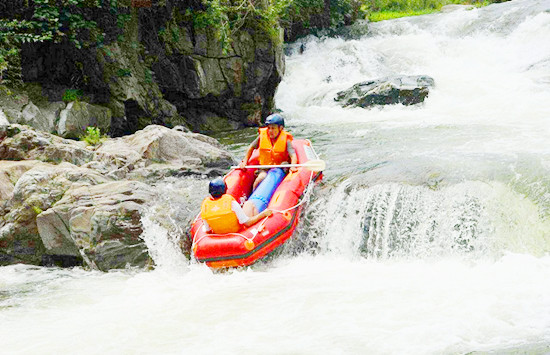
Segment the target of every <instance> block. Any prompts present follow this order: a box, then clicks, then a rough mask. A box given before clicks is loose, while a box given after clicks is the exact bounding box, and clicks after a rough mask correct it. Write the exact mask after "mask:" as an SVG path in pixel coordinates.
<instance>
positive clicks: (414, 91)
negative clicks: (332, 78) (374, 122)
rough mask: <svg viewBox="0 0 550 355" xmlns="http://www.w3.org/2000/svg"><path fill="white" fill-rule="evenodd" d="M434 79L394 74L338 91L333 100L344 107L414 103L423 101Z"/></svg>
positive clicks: (423, 76)
mask: <svg viewBox="0 0 550 355" xmlns="http://www.w3.org/2000/svg"><path fill="white" fill-rule="evenodd" d="M433 86H434V80H433V79H432V78H431V77H429V76H425V75H417V76H394V77H386V78H381V79H376V80H368V81H363V82H361V83H357V84H355V85H353V86H352V87H351V88H349V89H347V90H344V91H340V92H339V93H338V94H337V96H336V98H335V99H334V100H335V101H338V102H340V104H341V105H342V106H344V107H347V106H355V107H363V108H366V107H371V106H374V105H394V104H399V103H400V104H403V105H414V104H418V103H421V102H423V101H424V99H425V98H426V96H428V93H429V89H430V88H431V87H433Z"/></svg>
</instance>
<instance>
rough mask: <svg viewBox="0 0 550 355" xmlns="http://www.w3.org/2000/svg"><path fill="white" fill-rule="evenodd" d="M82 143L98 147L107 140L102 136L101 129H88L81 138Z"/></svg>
mask: <svg viewBox="0 0 550 355" xmlns="http://www.w3.org/2000/svg"><path fill="white" fill-rule="evenodd" d="M80 140H81V141H84V142H86V144H88V145H98V144H99V143H101V142H103V141H104V140H105V136H102V135H101V130H100V129H99V127H92V126H88V127H86V134H85V135H83V136H81V137H80Z"/></svg>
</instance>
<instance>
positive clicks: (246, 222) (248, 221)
mask: <svg viewBox="0 0 550 355" xmlns="http://www.w3.org/2000/svg"><path fill="white" fill-rule="evenodd" d="M231 209H232V210H233V212H235V214H236V215H237V219H238V220H239V223H240V224H242V225H243V226H246V227H250V226H251V225H253V224H254V223H256V222H258V221H259V220H260V219H262V218H264V217H267V216H271V215H272V214H273V212H272V211H271V210H265V211H263V212H262V213H259V214H257V215H255V216H252V217H248V216H247V215H246V213H244V210H243V208H242V207H241V205H239V203H238V202H237V201H233V202H231Z"/></svg>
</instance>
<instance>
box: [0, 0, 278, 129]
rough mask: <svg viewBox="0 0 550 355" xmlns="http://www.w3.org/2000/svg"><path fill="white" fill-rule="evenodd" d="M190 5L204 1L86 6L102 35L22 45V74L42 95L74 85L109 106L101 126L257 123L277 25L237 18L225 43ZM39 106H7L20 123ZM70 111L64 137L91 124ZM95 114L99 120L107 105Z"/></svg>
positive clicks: (271, 83)
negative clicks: (78, 42)
mask: <svg viewBox="0 0 550 355" xmlns="http://www.w3.org/2000/svg"><path fill="white" fill-rule="evenodd" d="M12 2H13V4H12ZM15 3H16V2H15V1H13V0H10V2H9V4H11V5H7V8H6V11H14V12H16V11H19V10H18V9H19V7H17V6H16V4H15ZM126 6H127V5H126ZM197 6H198V7H199V8H201V7H203V5H202V4H198V3H197V2H196V1H193V0H183V1H182V0H165V1H153V3H152V7H149V8H147V7H140V8H132V7H131V6H127V7H124V6H122V5H120V6H119V7H118V10H117V11H115V12H114V13H112V12H111V11H110V8H109V6H108V5H105V6H103V7H102V8H100V9H94V11H93V12H88V13H86V16H89V15H90V14H91V13H93V15H92V16H93V20H95V21H96V22H97V23H98V28H99V29H100V32H103V33H104V36H103V37H101V40H98V39H97V38H96V39H93V40H91V39H89V38H83V39H82V40H83V41H88V42H86V43H91V44H92V45H89V46H88V45H87V46H83V47H82V48H81V49H76V48H75V47H74V45H73V44H72V43H70V42H69V41H65V42H61V43H51V42H44V43H34V44H28V45H26V46H24V48H23V51H22V58H21V63H22V73H23V80H24V81H25V82H33V83H39V84H40V85H41V87H42V90H43V93H44V94H45V95H47V96H48V99H49V100H50V101H60V100H61V98H62V97H63V96H64V93H66V90H68V89H73V88H75V87H77V88H79V89H82V94H83V96H84V97H86V98H87V100H88V102H89V103H91V104H96V105H101V106H103V107H104V108H107V109H109V111H110V114H111V117H110V119H111V123H110V125H108V126H106V128H109V129H110V134H111V135H112V136H121V135H125V134H131V133H134V132H136V131H137V130H139V129H143V128H144V127H146V126H147V125H149V124H162V125H167V126H176V125H181V124H185V125H187V126H189V127H191V128H193V129H194V130H196V131H201V132H204V131H217V130H222V129H228V128H237V127H243V126H250V125H256V124H258V123H260V119H261V117H265V116H266V115H267V114H268V113H269V112H270V110H271V109H272V107H273V96H274V94H275V90H276V88H277V85H278V84H279V82H280V81H281V78H282V75H283V72H284V55H283V48H282V32H281V36H280V37H281V38H273V37H272V36H271V35H268V34H267V33H266V32H265V31H264V30H260V29H258V28H247V27H242V28H241V29H240V30H238V31H237V32H235V33H234V34H232V37H231V45H230V46H229V47H228V48H225V50H224V49H223V48H222V45H221V43H220V41H219V40H218V39H217V37H216V33H215V32H214V31H213V30H212V29H210V28H208V27H206V28H201V27H195V26H194V25H193V21H192V18H190V17H189V16H188V15H186V11H187V10H188V9H192V8H194V7H197ZM12 8H13V9H12ZM122 18H124V25H123V26H121V24H120V21H121V19H122ZM25 104H28V103H25ZM69 105H70V104H69ZM0 106H2V105H1V104H0ZM22 106H24V105H23V104H22ZM37 106H38V108H39V109H38V111H37V109H36V108H35V107H33V106H31V107H29V108H26V110H27V111H28V112H27V113H28V114H27V115H26V117H19V116H21V112H22V111H23V107H17V108H15V109H14V113H13V114H11V113H8V112H5V113H6V116H8V119H9V120H10V122H11V123H25V124H28V123H29V118H28V117H31V116H32V117H38V116H39V115H40V114H44V112H43V109H42V107H40V105H37ZM10 110H11V108H10ZM66 110H69V111H73V110H74V107H67V109H66ZM39 111H41V112H39ZM10 115H11V116H10ZM75 115H76V116H78V114H76V113H75ZM15 116H17V117H15ZM10 117H13V119H10ZM71 117H72V116H71V113H70V112H66V115H65V114H62V117H61V121H60V127H59V132H60V133H61V134H62V135H64V136H66V137H71V136H73V133H71V132H77V131H78V129H82V127H81V125H82V124H83V123H84V124H90V122H88V121H87V120H86V119H84V118H82V117H80V118H78V117H73V119H71ZM94 117H96V118H97V120H98V123H97V124H98V125H105V122H103V121H102V120H103V119H105V120H108V119H109V113H107V112H104V113H102V114H99V115H96V116H94ZM70 122H73V123H74V124H75V126H74V127H75V128H76V130H73V129H71V128H69V126H70V125H71V123H70ZM91 124H93V123H91ZM79 125H80V126H79ZM33 126H34V127H37V125H34V124H33ZM37 128H40V129H43V128H42V127H37Z"/></svg>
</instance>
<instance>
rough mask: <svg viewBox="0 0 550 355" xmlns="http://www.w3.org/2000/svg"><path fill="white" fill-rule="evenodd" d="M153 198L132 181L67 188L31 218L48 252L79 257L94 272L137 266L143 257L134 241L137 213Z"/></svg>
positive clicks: (137, 240)
mask: <svg viewBox="0 0 550 355" xmlns="http://www.w3.org/2000/svg"><path fill="white" fill-rule="evenodd" d="M153 198H154V193H153V192H152V189H151V188H150V187H149V186H148V185H146V184H144V183H141V182H138V181H115V182H109V183H104V184H100V185H93V186H78V187H72V188H70V189H69V190H68V191H67V192H66V193H65V195H64V196H63V198H62V199H61V200H59V201H58V202H57V203H56V204H55V206H53V207H52V208H50V209H48V210H47V211H45V212H43V213H41V214H39V215H38V216H37V218H36V223H37V228H38V232H39V234H40V237H41V239H42V241H43V243H44V245H45V247H46V249H47V250H48V252H50V253H54V254H58V255H74V256H81V255H82V256H83V257H84V258H85V260H86V262H87V263H88V264H90V265H91V266H93V267H94V268H98V269H100V270H104V271H105V270H109V269H114V268H124V267H125V266H126V265H132V266H136V265H139V266H143V265H145V263H146V262H148V259H149V256H148V253H147V247H146V246H145V243H144V242H143V240H141V238H140V235H141V233H142V232H143V230H142V227H141V221H140V219H141V210H142V208H143V206H144V205H146V202H148V201H149V202H150V201H152V200H153Z"/></svg>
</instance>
